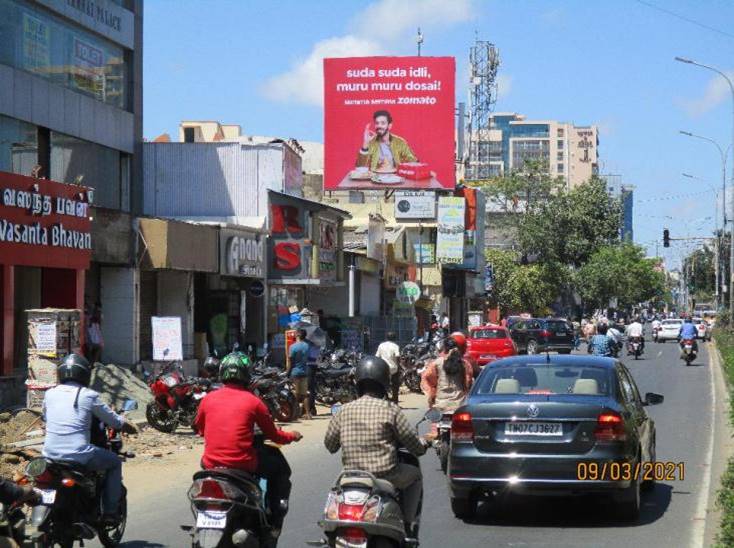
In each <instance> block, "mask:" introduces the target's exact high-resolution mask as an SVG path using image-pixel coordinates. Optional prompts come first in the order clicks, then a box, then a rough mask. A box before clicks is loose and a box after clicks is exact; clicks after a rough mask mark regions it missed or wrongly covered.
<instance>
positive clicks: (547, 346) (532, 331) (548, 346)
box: [510, 318, 574, 354]
mask: <svg viewBox="0 0 734 548" xmlns="http://www.w3.org/2000/svg"><path fill="white" fill-rule="evenodd" d="M510 337H512V340H513V341H515V344H516V345H517V352H518V354H537V353H538V352H545V351H558V352H559V353H560V354H570V353H571V350H573V349H574V334H573V325H572V324H571V322H569V321H568V320H564V319H562V318H549V319H545V318H529V319H525V320H520V321H519V322H516V323H514V324H513V325H512V327H511V328H510Z"/></svg>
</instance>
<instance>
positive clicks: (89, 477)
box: [26, 400, 138, 548]
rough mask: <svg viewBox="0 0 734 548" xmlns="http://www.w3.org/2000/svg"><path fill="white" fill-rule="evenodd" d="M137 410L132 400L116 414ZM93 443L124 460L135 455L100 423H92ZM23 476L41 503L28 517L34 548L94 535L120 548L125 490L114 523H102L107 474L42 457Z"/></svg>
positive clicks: (124, 521) (118, 434)
mask: <svg viewBox="0 0 734 548" xmlns="http://www.w3.org/2000/svg"><path fill="white" fill-rule="evenodd" d="M137 408H138V404H137V402H136V401H134V400H127V401H126V402H125V403H124V405H123V407H122V409H121V410H120V411H119V412H120V413H125V412H128V411H133V410H135V409H137ZM92 428H93V432H92V436H91V439H92V443H94V444H95V445H98V446H100V447H103V448H105V449H107V450H109V451H112V452H113V453H115V454H117V455H118V456H119V457H120V459H122V460H123V461H125V460H127V459H129V458H133V457H134V456H135V454H134V453H131V452H126V451H123V444H122V437H121V436H120V432H119V431H117V430H115V429H113V428H107V427H105V426H104V425H103V424H102V423H100V422H98V421H96V419H95V420H93V422H92ZM26 477H27V478H29V479H30V480H32V481H33V485H34V487H35V488H36V489H37V490H39V491H40V492H41V498H42V502H41V504H39V505H37V506H35V507H33V510H32V511H31V517H30V535H29V537H30V541H31V544H32V546H34V547H35V548H51V547H53V546H55V545H56V544H59V545H61V546H63V547H67V546H68V547H71V546H73V544H74V543H75V542H77V541H79V542H80V543H81V544H82V545H83V543H84V541H85V540H92V539H93V538H94V537H95V536H97V537H98V538H99V541H100V542H101V543H102V545H103V546H105V547H111V546H118V545H119V544H120V541H121V540H122V535H123V534H124V533H125V525H126V523H127V490H126V489H125V486H123V487H122V496H121V499H120V506H119V509H118V516H117V517H118V519H117V520H116V522H115V523H112V524H111V523H106V522H104V521H103V520H102V504H101V501H102V499H101V497H102V486H103V484H104V478H105V472H95V471H91V470H87V469H86V468H85V467H84V466H83V465H81V464H76V463H72V462H69V461H55V460H51V459H47V458H43V457H39V458H36V459H33V460H32V461H30V462H29V463H28V465H27V466H26Z"/></svg>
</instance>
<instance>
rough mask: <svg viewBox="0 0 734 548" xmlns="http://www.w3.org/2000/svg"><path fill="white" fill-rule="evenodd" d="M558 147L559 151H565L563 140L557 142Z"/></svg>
mask: <svg viewBox="0 0 734 548" xmlns="http://www.w3.org/2000/svg"><path fill="white" fill-rule="evenodd" d="M556 146H557V147H558V150H563V139H558V141H556Z"/></svg>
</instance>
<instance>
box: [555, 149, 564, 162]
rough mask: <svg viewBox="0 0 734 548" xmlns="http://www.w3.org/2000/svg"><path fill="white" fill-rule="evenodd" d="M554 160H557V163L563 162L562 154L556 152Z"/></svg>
mask: <svg viewBox="0 0 734 548" xmlns="http://www.w3.org/2000/svg"><path fill="white" fill-rule="evenodd" d="M556 160H558V161H559V162H562V161H563V152H562V151H558V152H557V153H556Z"/></svg>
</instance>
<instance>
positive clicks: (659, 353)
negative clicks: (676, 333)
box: [657, 350, 663, 358]
mask: <svg viewBox="0 0 734 548" xmlns="http://www.w3.org/2000/svg"><path fill="white" fill-rule="evenodd" d="M662 355H663V351H662V350H661V351H660V352H658V355H657V357H658V358H659V357H660V356H662Z"/></svg>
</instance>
